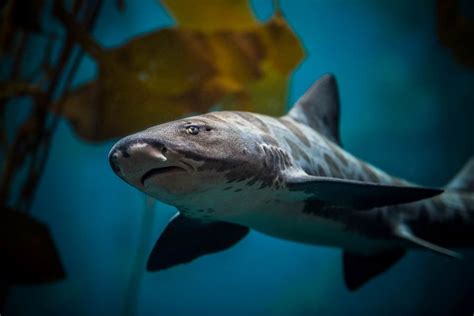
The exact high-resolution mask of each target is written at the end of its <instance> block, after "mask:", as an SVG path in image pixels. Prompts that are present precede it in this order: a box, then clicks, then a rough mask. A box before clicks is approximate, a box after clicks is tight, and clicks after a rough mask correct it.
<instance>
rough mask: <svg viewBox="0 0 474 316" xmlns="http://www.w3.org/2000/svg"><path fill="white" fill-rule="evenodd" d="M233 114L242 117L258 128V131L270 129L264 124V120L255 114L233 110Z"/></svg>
mask: <svg viewBox="0 0 474 316" xmlns="http://www.w3.org/2000/svg"><path fill="white" fill-rule="evenodd" d="M234 114H236V115H238V116H240V117H241V118H242V119H244V120H245V121H247V122H249V123H250V124H252V125H253V126H255V127H256V128H258V129H259V130H260V131H262V132H264V133H270V129H269V128H268V126H267V125H266V124H265V122H264V121H262V120H261V119H259V118H258V117H257V116H256V115H254V114H252V113H248V112H234Z"/></svg>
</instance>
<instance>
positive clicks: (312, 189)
mask: <svg viewBox="0 0 474 316" xmlns="http://www.w3.org/2000/svg"><path fill="white" fill-rule="evenodd" d="M286 185H287V187H288V189H289V190H290V191H293V192H302V193H306V194H310V195H312V197H309V199H311V198H314V199H316V200H320V201H324V202H328V203H331V204H333V205H338V206H342V207H350V208H355V209H362V210H363V209H371V208H374V207H382V206H387V205H395V204H403V203H410V202H415V201H418V200H422V199H426V198H429V197H433V196H435V195H438V194H440V193H442V192H443V190H440V189H432V188H424V187H416V186H393V185H384V184H377V183H366V182H361V181H354V180H345V179H336V178H324V177H315V176H309V175H304V176H300V177H297V178H295V179H290V180H288V181H287V183H286Z"/></svg>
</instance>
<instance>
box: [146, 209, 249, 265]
mask: <svg viewBox="0 0 474 316" xmlns="http://www.w3.org/2000/svg"><path fill="white" fill-rule="evenodd" d="M248 232H249V229H248V228H247V227H244V226H240V225H236V224H231V223H226V222H217V221H213V222H203V221H201V220H198V219H193V218H188V217H185V216H183V215H179V214H178V215H176V216H175V217H174V218H173V219H172V220H171V221H170V223H169V224H168V226H167V227H166V228H165V230H164V232H163V233H162V234H161V236H160V238H159V239H158V241H157V242H156V244H155V246H154V247H153V250H152V252H151V255H150V257H149V259H148V264H147V270H149V271H156V270H163V269H167V268H170V267H172V266H175V265H178V264H181V263H187V262H190V261H192V260H194V259H196V258H198V257H200V256H203V255H207V254H211V253H214V252H218V251H222V250H225V249H227V248H229V247H231V246H233V245H234V244H236V243H237V242H238V241H239V240H241V239H242V238H243V237H244V236H245V235H247V233H248Z"/></svg>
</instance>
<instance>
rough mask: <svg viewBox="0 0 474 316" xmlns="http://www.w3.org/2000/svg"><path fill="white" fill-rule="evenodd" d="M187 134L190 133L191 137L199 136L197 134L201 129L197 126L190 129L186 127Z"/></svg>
mask: <svg viewBox="0 0 474 316" xmlns="http://www.w3.org/2000/svg"><path fill="white" fill-rule="evenodd" d="M186 133H188V134H190V135H197V134H199V127H198V126H196V125H191V126H188V127H186Z"/></svg>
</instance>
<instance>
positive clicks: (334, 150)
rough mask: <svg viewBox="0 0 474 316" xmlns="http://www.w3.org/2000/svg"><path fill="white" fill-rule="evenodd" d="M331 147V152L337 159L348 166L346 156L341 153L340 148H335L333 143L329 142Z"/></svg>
mask: <svg viewBox="0 0 474 316" xmlns="http://www.w3.org/2000/svg"><path fill="white" fill-rule="evenodd" d="M330 146H331V148H332V151H333V153H334V154H335V155H336V157H337V159H338V160H339V161H340V162H342V163H343V164H344V166H348V165H349V162H348V161H347V159H346V157H344V155H343V154H342V152H341V150H340V149H339V148H336V146H335V145H333V144H331V145H330Z"/></svg>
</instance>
